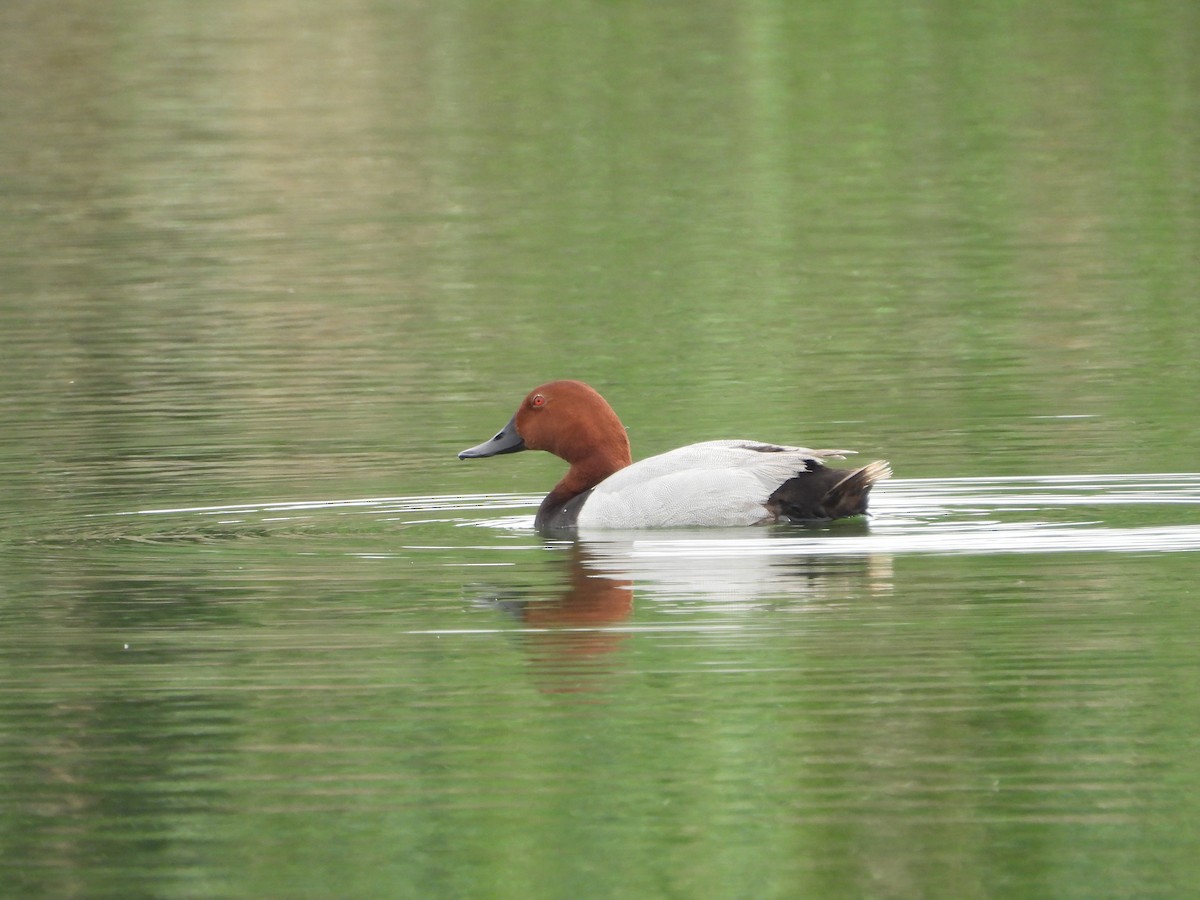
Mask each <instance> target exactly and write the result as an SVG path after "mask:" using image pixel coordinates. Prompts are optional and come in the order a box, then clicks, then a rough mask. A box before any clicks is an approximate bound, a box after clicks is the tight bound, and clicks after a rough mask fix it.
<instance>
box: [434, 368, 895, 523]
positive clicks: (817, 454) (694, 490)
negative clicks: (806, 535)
mask: <svg viewBox="0 0 1200 900" xmlns="http://www.w3.org/2000/svg"><path fill="white" fill-rule="evenodd" d="M526 449H532V450H548V451H550V452H551V453H553V454H555V455H556V456H559V457H561V458H562V459H565V460H566V461H567V462H568V463H570V464H571V468H570V469H569V470H568V471H567V474H566V476H565V477H564V478H563V479H562V480H561V481H560V482H559V483H558V484H557V485H555V487H554V489H553V490H552V491H551V492H550V494H549V495H548V496H547V497H546V499H545V500H544V501H543V502H542V505H541V508H539V509H538V514H537V519H536V521H535V524H536V526H537V527H538V528H539V529H561V528H574V527H576V526H579V527H582V528H660V527H670V526H684V525H706V526H716V527H721V526H734V525H756V524H761V523H765V522H794V521H813V520H828V519H838V518H842V517H845V516H854V515H860V514H862V513H865V512H866V510H867V495H868V494H869V493H870V491H871V486H872V485H874V484H875V483H876V482H877V481H880V480H882V479H884V478H887V477H888V476H889V475H891V469H890V468H889V466H888V464H887V463H886V462H882V461H879V462H873V463H871V464H870V465H867V466H863V467H862V468H861V469H854V470H848V469H830V468H828V467H826V466H825V464H824V461H825V460H826V459H841V458H842V456H843V455H844V454H846V453H851V452H853V451H849V450H808V449H806V448H804V447H785V446H780V445H778V444H768V443H763V442H761V441H741V440H736V441H708V442H705V443H700V444H691V445H689V446H687V447H680V448H679V449H678V450H672V451H670V452H668V453H663V454H660V455H658V456H652V457H650V458H649V459H643V460H641V461H640V462H637V463H631V457H630V452H629V439H628V438H627V437H626V435H625V429H624V427H623V426H622V425H621V421H620V419H618V418H617V414H616V413H615V412H613V409H612V407H611V406H609V405H608V403H607V402H606V401H605V400H604V398H603V397H601V396H600V395H599V394H598V393H596V391H594V390H593V389H592V388H590V387H588V386H587V385H586V384H584V383H582V382H579V381H552V382H550V383H548V384H544V385H542V386H541V387H539V388H535V389H534V390H533V391H531V392H530V393H529V395H528V396H527V397H526V398H525V400H524V401H523V402H522V403H521V406H520V408H519V409H518V410H517V412H516V414H514V415H513V417H512V419H511V420H510V421H509V423H508V424H507V425H505V426H504V428H503V429H502V430H501V431H500V433H499V434H497V435H496V436H495V437H493V438H492V439H491V440H488V441H484V442H483V443H482V444H480V445H478V446H477V447H471V448H470V449H467V450H464V451H462V452H461V453H460V454H458V456H459V458H460V459H475V458H479V457H486V456H497V455H499V454H502V453H515V452H516V451H518V450H526Z"/></svg>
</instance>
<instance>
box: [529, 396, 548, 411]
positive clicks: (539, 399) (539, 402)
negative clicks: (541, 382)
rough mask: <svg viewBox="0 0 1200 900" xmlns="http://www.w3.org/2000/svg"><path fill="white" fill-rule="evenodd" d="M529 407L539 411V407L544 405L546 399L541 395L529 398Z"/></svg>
mask: <svg viewBox="0 0 1200 900" xmlns="http://www.w3.org/2000/svg"><path fill="white" fill-rule="evenodd" d="M529 405H530V406H532V407H533V408H534V409H539V408H540V407H543V406H545V405H546V398H545V397H543V396H542V395H541V394H534V395H533V396H532V397H530V398H529Z"/></svg>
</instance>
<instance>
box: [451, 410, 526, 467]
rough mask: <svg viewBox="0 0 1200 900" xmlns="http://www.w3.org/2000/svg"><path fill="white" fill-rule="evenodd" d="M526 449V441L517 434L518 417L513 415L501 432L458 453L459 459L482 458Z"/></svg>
mask: <svg viewBox="0 0 1200 900" xmlns="http://www.w3.org/2000/svg"><path fill="white" fill-rule="evenodd" d="M524 449H525V441H524V440H523V439H522V438H521V436H520V435H519V434H517V417H516V416H513V417H512V418H511V419H509V420H508V424H507V425H505V426H504V427H503V428H501V429H500V433H499V434H497V435H496V436H495V437H494V438H492V439H491V440H489V441H484V442H483V443H482V444H480V445H479V446H478V447H471V448H470V449H468V450H464V451H463V452H462V453H460V454H458V458H459V459H482V458H483V457H485V456H499V455H500V454H501V453H516V452H517V451H518V450H524Z"/></svg>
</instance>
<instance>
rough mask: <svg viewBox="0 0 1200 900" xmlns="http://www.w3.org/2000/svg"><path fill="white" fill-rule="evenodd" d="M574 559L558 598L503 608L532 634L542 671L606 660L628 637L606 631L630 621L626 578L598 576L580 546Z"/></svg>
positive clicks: (630, 596) (630, 588) (630, 595)
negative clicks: (601, 658) (599, 658)
mask: <svg viewBox="0 0 1200 900" xmlns="http://www.w3.org/2000/svg"><path fill="white" fill-rule="evenodd" d="M569 553H570V558H569V565H568V571H567V583H566V587H565V589H564V590H563V592H562V593H561V594H560V595H559V596H558V597H557V598H555V599H552V600H521V601H516V602H506V603H504V608H505V609H507V610H508V611H510V612H511V613H513V614H514V615H516V616H517V617H519V618H520V620H521V622H522V623H523V624H524V625H525V626H526V627H527V628H528V629H529V631H528V632H527V633H526V639H527V641H528V644H529V647H530V651H531V655H532V656H533V658H534V659H535V660H536V661H537V662H538V663H539V664H540V665H541V666H543V667H554V668H560V669H561V668H562V667H563V666H564V665H565V664H567V663H568V662H569V661H571V660H575V661H576V662H579V661H581V660H585V659H590V658H596V657H602V656H604V655H606V654H609V653H611V652H612V651H614V650H616V649H617V648H618V647H619V646H620V645H621V642H622V641H624V640H625V639H626V638H627V637H628V636H629V633H628V632H626V631H615V630H611V629H609V628H607V627H606V626H612V625H617V624H619V623H621V622H624V621H625V620H626V619H628V618H629V616H630V614H631V613H632V612H633V586H632V585H631V584H630V582H629V581H627V580H625V579H623V578H619V577H618V578H613V577H610V576H607V575H602V574H600V573H598V572H597V571H596V570H595V569H594V568H592V567H591V566H590V565H589V564H588V561H587V552H586V550H584V549H583V548H582V547H580V546H579V545H578V544H573V545H572V546H571V547H570V548H569Z"/></svg>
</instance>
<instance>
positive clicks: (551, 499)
mask: <svg viewBox="0 0 1200 900" xmlns="http://www.w3.org/2000/svg"><path fill="white" fill-rule="evenodd" d="M630 462H631V460H630V457H629V450H628V449H626V450H625V452H624V454H623V455H620V456H609V455H599V454H596V455H593V456H590V457H588V458H587V459H583V460H577V461H575V462H573V463H571V468H570V469H568V470H567V474H566V475H564V476H563V478H562V480H561V481H560V482H559V483H558V484H556V485H555V486H554V489H553V490H552V491H550V493H549V494H547V495H546V499H544V500H543V501H542V505H541V506H540V507H539V508H538V514H537V521H538V522H539V523H542V522H546V521H548V520H549V519H551V518H552V517H553V516H554V514H555V513H556V512H557V511H558V510H560V509H561V508H562V507H563V506H565V505H566V504H567V503H568V502H570V501H571V500H573V499H574V498H575V497H578V496H579V495H580V494H584V493H587V492H588V491H590V490H591V489H592V488H594V487H595V486H596V485H598V484H599V483H600V482H602V481H603V480H604V479H605V478H607V477H608V476H609V475H611V474H612V473H613V472H616V471H619V470H621V469H623V468H625V467H626V466H627V465H629V464H630Z"/></svg>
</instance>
